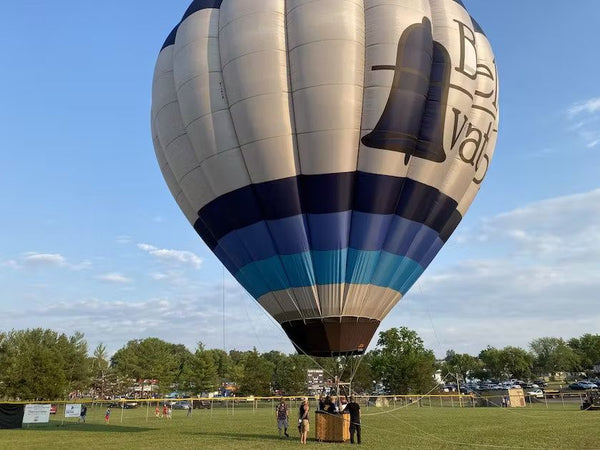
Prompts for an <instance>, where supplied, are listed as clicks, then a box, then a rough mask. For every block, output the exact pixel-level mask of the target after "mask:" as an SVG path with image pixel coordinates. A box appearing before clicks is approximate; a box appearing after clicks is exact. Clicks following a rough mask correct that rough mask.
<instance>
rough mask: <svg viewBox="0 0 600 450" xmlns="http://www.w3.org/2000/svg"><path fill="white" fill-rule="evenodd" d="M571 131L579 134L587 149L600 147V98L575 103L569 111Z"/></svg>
mask: <svg viewBox="0 0 600 450" xmlns="http://www.w3.org/2000/svg"><path fill="white" fill-rule="evenodd" d="M567 117H568V119H569V121H570V122H571V126H570V127H569V129H570V130H571V131H574V132H575V133H577V134H578V135H579V137H580V139H581V140H582V141H583V142H584V143H585V146H586V147H587V148H595V147H597V146H598V145H600V97H594V98H590V99H588V100H585V101H583V102H579V103H575V104H573V105H571V107H569V108H568V109H567Z"/></svg>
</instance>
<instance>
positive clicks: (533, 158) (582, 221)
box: [0, 0, 600, 356]
mask: <svg viewBox="0 0 600 450" xmlns="http://www.w3.org/2000/svg"><path fill="white" fill-rule="evenodd" d="M465 4H466V5H467V7H468V8H469V10H470V12H471V13H472V15H473V16H474V17H475V18H476V19H477V21H478V22H479V23H480V24H481V26H482V27H483V28H484V30H485V31H486V34H487V35H488V38H489V39H490V41H491V42H492V45H493V48H494V51H495V54H496V58H497V62H498V68H499V74H500V89H501V93H500V102H501V123H500V133H499V141H498V144H497V147H496V153H495V157H494V160H493V162H492V165H491V168H490V171H489V173H488V175H487V178H486V180H485V182H484V184H483V187H482V190H481V192H480V194H479V196H478V197H477V198H476V200H475V202H474V204H473V205H472V207H471V209H470V210H469V212H468V214H467V216H466V218H465V219H464V221H463V223H462V224H461V226H460V227H459V229H458V230H457V232H456V233H455V235H454V236H453V237H452V239H451V240H450V241H449V243H448V244H447V245H446V246H445V247H444V249H443V250H442V251H441V252H440V254H439V255H438V257H437V258H436V260H435V261H434V263H433V264H432V265H431V266H430V267H429V269H428V270H427V271H426V272H425V274H424V275H423V276H422V278H421V279H420V280H419V282H418V283H417V284H416V285H415V286H414V287H413V289H412V290H411V292H410V293H409V294H408V295H407V296H406V297H405V298H404V299H403V300H402V301H401V302H400V304H399V305H397V306H396V308H395V309H394V310H393V311H392V312H391V313H390V315H389V316H388V318H387V319H386V320H385V321H384V322H383V324H382V326H381V328H380V330H384V329H387V328H390V327H393V326H402V325H406V326H408V327H409V328H412V329H415V330H417V331H418V332H419V334H420V335H421V337H423V339H424V340H425V344H426V345H427V346H428V347H429V348H432V349H433V350H434V351H435V352H436V354H438V355H439V356H441V355H443V354H444V353H445V351H446V350H447V349H450V348H452V349H454V350H456V351H458V352H469V353H473V354H477V353H478V352H479V351H480V350H481V349H483V348H484V347H485V346H486V345H493V346H496V347H504V346H506V345H518V346H521V347H527V345H528V343H529V342H530V341H531V340H533V339H535V338H538V337H542V336H561V337H564V338H570V337H574V336H580V335H581V334H583V333H600V307H598V301H599V297H598V292H600V276H599V274H600V181H599V175H600V88H598V83H597V78H598V77H597V74H598V73H599V72H600V60H599V59H598V58H597V53H598V49H597V45H598V42H599V40H600V36H599V34H598V28H597V25H598V24H597V18H598V17H600V4H598V2H597V1H595V0H579V1H578V2H577V7H576V8H574V7H570V6H569V4H568V3H566V2H564V1H559V0H546V1H541V0H531V1H528V2H523V1H516V0H502V1H491V0H465ZM187 6H188V0H170V1H168V2H166V1H155V0H148V1H144V2H139V1H137V2H136V1H131V2H116V1H113V0H106V1H104V2H102V3H97V2H90V1H75V0H65V1H61V2H47V1H41V0H35V1H34V0H21V1H19V2H11V3H10V4H9V5H6V6H5V7H4V8H3V13H2V15H1V17H0V36H1V37H2V40H3V42H5V45H4V48H3V54H4V57H3V61H4V62H3V64H2V71H1V72H0V98H1V99H2V104H3V108H2V109H1V111H0V135H1V136H2V140H1V142H2V148H1V149H0V168H1V169H2V172H1V176H0V189H1V190H2V193H3V194H2V196H1V197H0V209H1V211H2V215H1V216H0V218H1V219H0V224H1V230H2V233H1V234H0V308H1V310H2V314H1V315H0V329H2V330H10V329H13V328H14V329H21V328H27V327H38V326H40V327H48V328H53V329H56V330H59V331H62V332H66V333H72V332H73V331H75V330H79V331H82V332H83V333H85V335H86V338H87V340H88V343H89V345H90V347H92V348H93V347H94V346H95V345H96V344H98V343H99V342H103V343H104V344H105V345H107V347H108V349H109V350H110V351H111V352H112V351H114V350H116V349H118V348H119V347H120V346H121V345H124V344H125V342H126V341H127V340H129V339H137V338H144V337H148V336H156V337H159V338H161V339H164V340H167V341H169V342H175V343H183V344H186V345H188V346H189V347H190V348H193V347H194V346H195V344H196V342H198V341H202V342H204V344H205V345H206V346H208V347H210V348H215V347H218V348H223V347H225V348H226V349H227V350H229V349H232V348H237V349H241V350H245V349H251V348H252V347H254V346H255V347H256V348H257V349H258V350H259V351H268V350H271V349H278V350H282V351H284V352H291V351H292V347H291V345H290V344H289V343H288V341H287V338H286V337H285V336H284V335H283V333H282V331H281V330H280V329H279V328H278V326H276V325H275V324H274V323H273V321H272V320H270V319H269V318H268V317H267V316H266V314H265V313H263V312H262V310H260V308H259V307H258V306H257V305H256V304H255V302H254V301H253V300H252V299H251V298H250V297H249V296H248V295H247V294H245V293H244V291H243V290H242V289H241V288H240V287H239V286H238V285H237V283H236V282H235V281H234V280H233V278H232V277H231V276H229V275H226V276H225V277H224V276H223V272H222V268H221V265H220V263H219V262H218V261H217V260H216V258H215V257H214V256H212V254H211V253H210V252H209V251H208V249H207V248H206V246H205V245H204V244H203V243H202V241H201V240H200V238H199V237H198V236H197V235H196V233H195V232H194V230H193V229H192V228H191V226H190V225H189V224H188V223H187V221H186V220H185V218H184V217H183V215H182V214H181V213H180V212H179V210H178V208H177V206H176V204H175V202H174V201H173V199H172V198H171V195H170V194H169V192H168V190H167V187H166V185H165V183H164V181H163V179H162V176H161V174H160V171H159V169H158V165H157V163H156V160H155V157H154V150H153V147H152V141H151V136H150V130H149V114H150V113H149V111H150V102H151V95H150V89H151V82H152V74H153V69H154V63H155V61H156V56H157V54H158V51H159V50H160V47H161V45H162V43H163V41H164V39H165V37H166V35H167V34H168V33H169V31H170V30H171V29H172V27H173V26H174V25H175V24H176V23H177V21H178V20H179V18H180V17H181V15H182V14H183V12H184V11H185V9H186V7H187ZM223 281H224V283H223ZM223 284H224V286H225V289H224V290H223ZM223 297H224V299H225V301H224V304H225V317H224V318H225V321H223ZM224 322H225V326H224V327H223V323H224Z"/></svg>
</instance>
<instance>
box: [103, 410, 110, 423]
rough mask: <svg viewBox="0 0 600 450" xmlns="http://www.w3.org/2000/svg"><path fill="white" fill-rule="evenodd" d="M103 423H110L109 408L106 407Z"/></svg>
mask: <svg viewBox="0 0 600 450" xmlns="http://www.w3.org/2000/svg"><path fill="white" fill-rule="evenodd" d="M104 423H106V424H108V423H110V408H107V409H106V412H105V413H104Z"/></svg>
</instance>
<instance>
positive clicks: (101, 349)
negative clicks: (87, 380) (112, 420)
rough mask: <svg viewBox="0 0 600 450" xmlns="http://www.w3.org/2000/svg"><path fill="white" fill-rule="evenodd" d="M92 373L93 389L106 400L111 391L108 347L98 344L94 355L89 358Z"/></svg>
mask: <svg viewBox="0 0 600 450" xmlns="http://www.w3.org/2000/svg"><path fill="white" fill-rule="evenodd" d="M89 365H90V372H91V376H92V381H91V387H92V389H94V391H95V393H96V394H97V395H98V396H100V397H101V398H104V396H105V395H106V393H107V391H111V389H110V382H109V378H108V372H109V361H108V352H107V351H106V346H105V345H104V344H102V343H100V344H98V345H97V346H96V348H95V349H94V353H93V355H92V356H91V357H90V358H89Z"/></svg>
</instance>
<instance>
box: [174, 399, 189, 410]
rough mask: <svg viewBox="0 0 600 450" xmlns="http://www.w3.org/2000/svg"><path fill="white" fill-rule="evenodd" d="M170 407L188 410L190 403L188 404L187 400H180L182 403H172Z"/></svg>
mask: <svg viewBox="0 0 600 450" xmlns="http://www.w3.org/2000/svg"><path fill="white" fill-rule="evenodd" d="M171 407H172V408H173V409H188V408H189V407H190V402H188V401H187V400H182V401H179V402H175V403H173V405H172V406H171Z"/></svg>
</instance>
